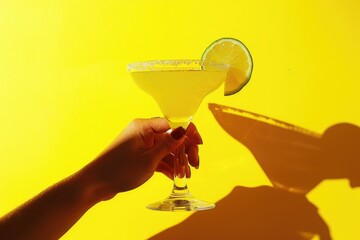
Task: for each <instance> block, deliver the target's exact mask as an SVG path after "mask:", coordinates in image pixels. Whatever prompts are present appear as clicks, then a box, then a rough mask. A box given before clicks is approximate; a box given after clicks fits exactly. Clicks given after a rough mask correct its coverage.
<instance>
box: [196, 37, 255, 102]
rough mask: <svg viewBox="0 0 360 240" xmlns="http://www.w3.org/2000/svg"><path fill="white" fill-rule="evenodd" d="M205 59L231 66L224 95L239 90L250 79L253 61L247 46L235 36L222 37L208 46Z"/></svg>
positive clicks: (203, 57)
mask: <svg viewBox="0 0 360 240" xmlns="http://www.w3.org/2000/svg"><path fill="white" fill-rule="evenodd" d="M201 59H202V60H203V61H209V62H210V61H211V62H220V63H226V64H228V65H229V66H230V69H229V72H228V76H227V79H226V80H225V84H224V95H225V96H229V95H232V94H235V93H237V92H239V91H240V90H241V89H242V88H243V87H244V86H245V85H246V84H247V83H248V82H249V80H250V77H251V73H252V69H253V62H252V58H251V55H250V52H249V50H248V49H247V48H246V46H245V45H244V44H243V43H242V42H240V41H239V40H237V39H234V38H221V39H219V40H216V41H215V42H213V43H212V44H211V45H210V46H209V47H207V48H206V50H205V52H204V53H203V55H202V57H201Z"/></svg>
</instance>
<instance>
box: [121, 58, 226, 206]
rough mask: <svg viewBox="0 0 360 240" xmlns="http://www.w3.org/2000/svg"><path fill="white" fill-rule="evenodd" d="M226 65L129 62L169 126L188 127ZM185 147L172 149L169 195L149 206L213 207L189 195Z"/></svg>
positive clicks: (217, 82) (180, 61)
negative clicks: (170, 188)
mask: <svg viewBox="0 0 360 240" xmlns="http://www.w3.org/2000/svg"><path fill="white" fill-rule="evenodd" d="M228 69H229V66H228V65H226V64H222V63H215V62H207V61H201V60H156V61H146V62H136V63H131V64H129V65H128V71H129V72H130V74H131V77H132V78H133V80H134V81H135V83H136V84H137V85H138V86H139V87H140V88H141V89H142V90H144V91H145V92H147V93H148V94H150V95H151V96H152V97H153V98H154V99H155V101H156V102H157V104H158V106H159V107H160V109H161V111H162V113H163V115H164V117H165V118H166V119H167V120H168V122H169V125H170V127H171V129H176V128H178V127H183V128H184V129H186V128H187V126H188V125H189V123H190V121H191V120H192V118H193V116H194V114H195V112H196V110H197V109H198V107H199V105H200V103H201V101H202V100H203V98H204V97H205V96H206V95H207V94H209V93H210V92H212V91H214V90H216V89H217V88H218V87H219V86H221V85H222V83H223V82H224V81H225V79H226V77H227V73H228ZM184 150H185V149H184V147H183V146H181V147H180V148H179V149H177V150H176V151H175V152H174V153H173V154H174V156H175V158H174V159H175V160H174V161H175V162H174V170H175V172H174V187H173V190H172V192H171V194H170V196H169V197H168V198H166V199H165V200H162V201H159V202H156V203H153V204H150V205H148V206H147V207H148V208H150V209H153V210H162V211H194V210H206V209H211V208H214V207H215V204H213V203H208V202H204V201H201V200H199V199H197V198H195V197H194V196H193V195H191V193H190V191H189V189H188V187H187V182H186V174H184V172H183V171H185V170H184V169H185V164H188V161H187V155H186V154H185V152H184ZM179 171H180V172H179Z"/></svg>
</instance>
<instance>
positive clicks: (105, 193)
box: [74, 167, 116, 205]
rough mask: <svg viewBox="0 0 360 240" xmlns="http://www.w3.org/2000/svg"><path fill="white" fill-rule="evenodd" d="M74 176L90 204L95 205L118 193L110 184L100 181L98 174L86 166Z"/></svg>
mask: <svg viewBox="0 0 360 240" xmlns="http://www.w3.org/2000/svg"><path fill="white" fill-rule="evenodd" d="M74 177H75V178H76V179H77V182H78V184H79V186H80V188H81V189H82V192H83V195H84V198H85V199H86V201H88V203H89V204H93V205H95V204H97V203H98V202H101V201H106V200H110V199H111V198H113V197H114V196H115V195H116V193H115V192H114V191H112V188H111V187H110V186H108V184H106V183H103V182H102V181H100V180H99V179H98V178H97V177H96V174H92V171H91V170H90V169H88V168H86V167H85V168H84V169H81V170H80V171H79V172H77V173H76V174H75V175H74Z"/></svg>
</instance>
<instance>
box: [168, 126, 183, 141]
mask: <svg viewBox="0 0 360 240" xmlns="http://www.w3.org/2000/svg"><path fill="white" fill-rule="evenodd" d="M185 133H186V131H185V129H184V128H182V127H178V128H176V129H175V130H174V131H172V132H171V136H172V137H173V138H174V139H175V140H179V139H180V138H182V137H183V136H184V135H185Z"/></svg>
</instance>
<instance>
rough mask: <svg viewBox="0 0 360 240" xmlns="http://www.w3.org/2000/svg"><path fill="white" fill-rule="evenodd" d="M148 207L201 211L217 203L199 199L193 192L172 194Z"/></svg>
mask: <svg viewBox="0 0 360 240" xmlns="http://www.w3.org/2000/svg"><path fill="white" fill-rule="evenodd" d="M146 207H147V208H148V209H151V210H158V211H200V210H208V209H212V208H214V207H215V204H214V203H208V202H204V201H202V200H199V199H197V198H195V197H193V196H192V195H191V194H185V195H183V194H179V195H178V194H171V195H170V196H169V197H168V198H166V199H164V200H162V201H159V202H155V203H152V204H149V205H148V206H146Z"/></svg>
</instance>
